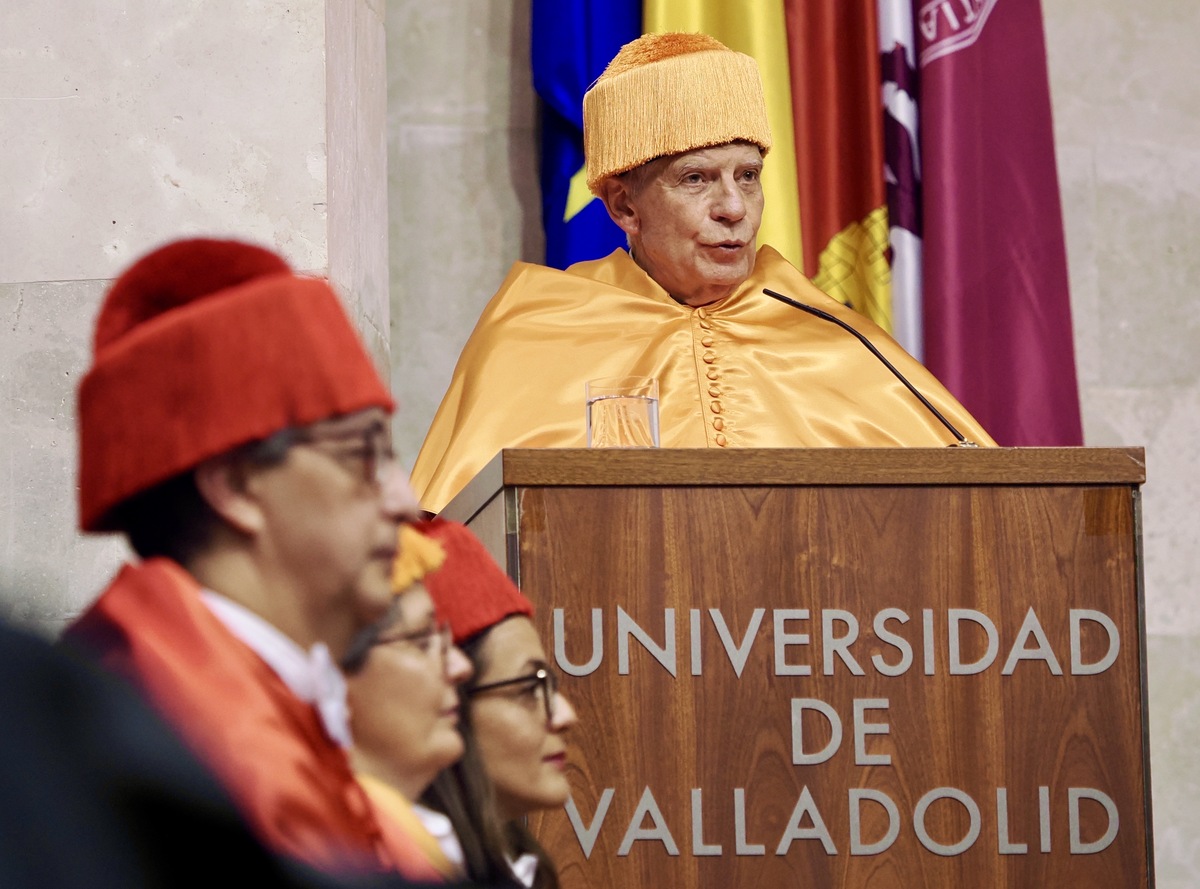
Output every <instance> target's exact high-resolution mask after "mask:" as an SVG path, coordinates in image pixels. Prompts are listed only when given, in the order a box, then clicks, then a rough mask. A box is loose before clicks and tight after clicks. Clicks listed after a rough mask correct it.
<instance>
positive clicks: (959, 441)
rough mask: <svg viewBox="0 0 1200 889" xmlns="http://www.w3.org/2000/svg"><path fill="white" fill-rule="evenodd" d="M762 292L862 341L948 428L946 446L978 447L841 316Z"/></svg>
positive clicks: (775, 294) (766, 291)
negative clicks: (949, 437)
mask: <svg viewBox="0 0 1200 889" xmlns="http://www.w3.org/2000/svg"><path fill="white" fill-rule="evenodd" d="M763 293H765V294H766V295H767V296H770V297H772V298H774V299H777V300H779V301H780V302H781V303H787V304H788V305H789V306H791V307H792V308H794V309H799V310H800V311H801V312H808V314H810V315H815V316H816V317H818V318H820V319H822V320H824V321H832V322H833V323H834V324H836V325H837V326H838V327H840V328H842V330H844V331H846V332H847V333H850V334H852V335H853V336H854V337H855V338H856V339H857V340H858V341H859V342H860V343H862V344H863V345H864V346H866V347H867V348H868V349H869V350H870V351H871V354H872V355H874V356H875V357H876V358H878V359H879V360H880V361H882V362H883V366H884V367H886V368H887V369H888V370H890V371H891V372H892V374H893V375H895V377H896V379H897V380H899V381H900V382H901V383H903V384H904V388H906V389H908V391H909V392H911V393H912V394H913V395H915V396H916V398H917V400H918V401H920V402H921V404H923V405H925V408H926V410H928V411H929V412H930V413H931V414H933V415H934V416H935V417H937V418H938V420H940V421H941V423H942V425H943V426H945V427H946V428H947V429H949V430H950V432H951V433H952V434H953V435H954V438H955V439H956V440H955V441H954V442H953V443H952V444H950V445H947V447H951V448H977V447H979V445H978V444H976V443H975V442H973V441H970V440H968V439H967V438H966V437H965V436H964V435H963V434H962V433H961V432H959V431H958V430H957V429H955V428H954V425H953V424H952V423H951V422H950V421H949V420H947V419H946V418H945V417H943V416H942V412H941V411H939V410H938V409H937V408H936V407H934V406H933V405H932V404H930V402H929V399H928V398H926V397H925V396H924V395H922V394H921V393H920V392H918V391H917V388H916V387H915V386H914V385H913V384H912V383H910V382H909V381H908V380H906V379H905V378H904V374H902V373H900V371H898V370H896V367H895V365H893V364H892V362H890V361H888V360H887V358H885V357H884V355H883V353H882V352H880V351H879V350H878V349H877V348H875V344H874V343H873V342H871V341H870V340H869V339H867V338H866V337H865V336H864V335H863V334H862V333H860V332H859V331H857V330H855V329H854V328H853V327H851V326H850V325H849V324H847V323H846V322H845V321H843V320H842V319H841V318H839V317H837V316H836V315H831V314H829V313H828V312H826V311H823V310H821V309H818V308H816V307H815V306H810V305H805V304H804V303H802V302H798V301H796V300H794V299H792V298H791V297H789V296H784V295H783V294H782V293H776V292H775V291H774V290H768V289H767V288H765V287H764V288H763Z"/></svg>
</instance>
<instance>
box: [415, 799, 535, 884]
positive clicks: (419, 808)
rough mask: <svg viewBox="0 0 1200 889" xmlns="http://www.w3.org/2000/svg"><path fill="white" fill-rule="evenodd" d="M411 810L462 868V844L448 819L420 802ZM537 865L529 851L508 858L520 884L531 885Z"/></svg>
mask: <svg viewBox="0 0 1200 889" xmlns="http://www.w3.org/2000/svg"><path fill="white" fill-rule="evenodd" d="M413 812H414V813H416V816H417V818H419V819H420V821H421V823H422V824H423V825H425V829H426V830H427V831H429V833H430V834H431V835H432V836H433V838H434V839H436V840H437V841H438V845H439V846H441V847H442V852H444V853H445V855H446V857H447V858H449V859H450V861H451V863H453V864H456V865H458V868H459V870H462V869H463V868H464V867H465V866H466V865H465V864H464V858H463V850H462V844H461V843H460V842H459V841H458V835H457V834H456V833H455V832H454V825H453V824H451V823H450V819H449V818H447V817H446V816H445V815H444V814H443V813H441V812H439V811H437V810H436V809H431V808H429V807H428V806H423V805H421V804H420V803H413ZM537 866H538V859H537V856H536V855H534V854H533V853H531V852H526V853H525V854H524V855H521V856H519V857H518V858H517V860H516V861H513V860H512V859H511V858H509V859H508V867H509V870H511V871H512V873H513V876H514V877H516V878H517V881H518V882H519V883H520V884H521V885H522V886H532V885H533V878H534V877H535V876H536V875H537Z"/></svg>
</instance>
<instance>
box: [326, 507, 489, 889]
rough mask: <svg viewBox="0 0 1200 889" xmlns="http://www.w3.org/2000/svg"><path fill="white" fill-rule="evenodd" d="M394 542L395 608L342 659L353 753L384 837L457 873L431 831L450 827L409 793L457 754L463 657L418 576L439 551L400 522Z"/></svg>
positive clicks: (446, 872) (450, 874)
mask: <svg viewBox="0 0 1200 889" xmlns="http://www.w3.org/2000/svg"><path fill="white" fill-rule="evenodd" d="M399 543H400V555H399V557H398V558H397V559H396V562H395V565H394V568H393V574H392V588H393V590H395V591H396V593H397V595H396V599H395V603H394V605H393V608H392V610H391V612H390V613H389V615H388V618H387V620H386V621H385V622H384V624H383V625H382V626H381V627H380V628H379V629H378V632H376V633H373V634H370V635H368V636H366V637H364V639H363V640H362V645H360V648H359V650H358V651H357V652H352V662H351V663H349V664H347V671H348V672H349V673H350V676H349V679H348V682H347V685H348V695H347V699H348V702H349V706H350V726H351V733H352V735H353V738H354V745H355V746H354V748H353V750H352V752H351V762H352V764H353V767H354V770H355V773H356V777H357V778H358V781H359V784H361V785H362V787H363V789H364V790H365V791H366V793H367V797H368V798H369V799H370V801H371V803H372V805H373V806H374V807H375V809H376V810H377V814H378V815H379V818H378V821H379V822H380V826H381V828H382V830H383V832H384V834H385V840H386V842H387V843H388V845H389V846H399V845H403V844H404V843H406V842H407V843H409V844H410V845H416V846H417V847H419V849H420V851H421V853H422V854H423V855H424V857H425V858H426V859H428V862H429V864H431V865H432V866H433V868H434V869H435V870H436V871H437V872H438V873H440V874H442V875H443V876H444V877H447V878H457V877H459V876H461V868H460V867H459V866H458V865H457V864H456V863H455V862H452V861H451V860H450V859H448V858H447V857H446V855H445V853H444V852H443V851H442V848H441V844H440V843H439V841H438V840H437V838H436V836H435V834H436V833H444V832H446V831H448V830H449V829H450V828H449V824H448V822H446V819H445V818H444V817H441V816H437V814H436V813H429V814H430V815H432V816H433V818H432V819H431V820H429V819H427V818H423V817H422V812H421V811H420V809H418V808H416V807H414V806H413V804H412V802H411V801H412V800H416V799H417V798H418V797H420V796H421V794H422V793H423V792H424V791H425V789H426V788H427V787H428V786H429V784H430V782H432V781H433V779H434V777H435V776H436V775H437V774H438V772H440V771H441V770H442V769H445V768H446V767H447V766H449V765H451V764H452V763H454V762H455V761H456V760H458V758H459V757H461V756H462V754H463V741H462V737H461V735H459V732H458V722H459V697H458V690H457V689H458V686H459V685H461V684H462V683H463V682H465V681H466V680H467V679H468V678H469V677H470V675H471V664H470V662H469V661H468V660H467V658H466V657H465V656H464V655H463V653H462V651H460V650H459V649H458V648H456V647H455V646H454V644H453V642H452V640H451V634H450V628H449V627H448V626H447V625H446V624H445V623H440V622H438V620H437V619H436V616H435V614H434V606H433V601H432V599H431V598H430V596H429V592H428V591H427V590H426V589H425V586H424V585H423V584H422V582H421V580H422V578H423V577H424V576H425V575H426V574H427V572H429V571H432V570H434V569H436V568H437V567H438V566H439V565H441V563H442V561H443V560H444V558H445V553H444V552H443V551H442V549H441V547H439V546H438V544H437V543H435V542H434V541H432V540H430V539H429V538H427V537H425V536H423V535H421V534H419V533H418V532H417V531H415V530H413V529H412V528H411V527H409V526H408V525H402V526H401V530H400V541H399Z"/></svg>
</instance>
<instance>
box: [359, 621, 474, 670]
mask: <svg viewBox="0 0 1200 889" xmlns="http://www.w3.org/2000/svg"><path fill="white" fill-rule="evenodd" d="M394 642H406V643H408V644H410V645H413V646H415V647H416V648H417V649H418V650H419V651H421V652H422V653H423V654H426V655H429V656H430V657H439V658H441V659H442V660H443V661H444V660H445V659H446V656H447V655H448V654H449V653H450V646H451V645H453V644H454V633H453V631H452V630H451V629H450V624H448V623H446V622H445V621H441V622H439V623H435V624H430V625H429V626H427V627H422V628H421V629H419V630H409V631H408V632H406V633H395V634H391V635H385V634H380V635H379V636H377V637H376V638H375V641H374V642H372V643H371V646H372V647H375V646H377V645H391V644H392V643H394Z"/></svg>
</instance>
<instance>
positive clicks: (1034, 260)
mask: <svg viewBox="0 0 1200 889" xmlns="http://www.w3.org/2000/svg"><path fill="white" fill-rule="evenodd" d="M915 26H916V30H917V45H918V50H919V55H918V65H919V78H920V87H919V95H920V99H919V104H920V142H921V167H922V176H921V179H922V187H923V203H924V220H923V226H924V246H923V250H924V282H923V289H924V293H923V314H924V328H925V330H924V333H925V355H924V360H925V364H926V366H928V367H929V369H930V370H932V371H933V372H934V373H935V374H936V375H937V376H938V378H939V379H941V381H942V382H943V383H945V384H946V386H947V388H949V389H950V391H951V392H953V393H954V394H955V395H956V396H957V397H958V399H959V400H960V401H961V402H962V403H963V404H964V405H965V406H966V408H967V409H968V410H969V411H971V413H973V414H974V415H975V417H976V418H977V419H978V420H979V421H980V422H981V423H982V424H983V426H984V428H986V429H987V430H988V431H989V432H990V433H991V434H992V436H993V437H994V438H995V439H996V440H997V441H998V442H999V443H1000V444H1003V445H1010V446H1015V445H1078V444H1081V443H1082V440H1083V433H1082V429H1081V422H1080V415H1079V394H1078V388H1077V383H1076V377H1075V358H1074V346H1073V339H1072V329H1071V309H1070V301H1069V294H1068V289H1067V264H1066V248H1065V243H1064V238H1063V228H1062V208H1061V203H1060V198H1059V192H1058V174H1057V171H1056V168H1055V159H1054V134H1053V129H1052V122H1051V113H1050V90H1049V83H1048V78H1047V73H1046V49H1045V37H1044V34H1043V29H1042V13H1041V6H1040V4H1039V2H1038V0H927V2H922V3H921V4H920V5H919V6H918V7H917V14H916V22H915Z"/></svg>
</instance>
